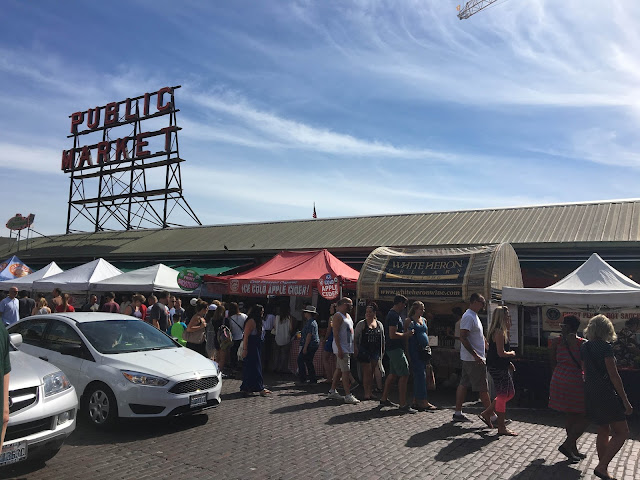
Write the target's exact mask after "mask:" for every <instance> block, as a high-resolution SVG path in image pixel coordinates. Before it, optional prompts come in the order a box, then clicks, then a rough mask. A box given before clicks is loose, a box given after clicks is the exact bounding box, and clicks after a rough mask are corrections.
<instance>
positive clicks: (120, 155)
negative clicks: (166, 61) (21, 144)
mask: <svg viewBox="0 0 640 480" xmlns="http://www.w3.org/2000/svg"><path fill="white" fill-rule="evenodd" d="M176 88H179V87H163V88H161V89H159V90H157V91H155V92H152V93H145V94H144V95H141V96H139V97H135V98H127V99H125V100H121V101H119V102H111V103H108V104H106V105H103V106H101V107H95V108H89V109H87V110H84V111H81V112H75V113H72V114H71V115H70V119H71V127H70V128H71V134H70V135H69V137H70V138H71V137H74V138H75V139H76V141H75V142H74V148H72V149H70V150H63V151H62V164H61V169H62V170H64V171H65V172H69V171H72V170H83V169H86V168H91V167H100V166H104V165H105V164H110V163H121V162H125V161H131V160H136V159H144V158H150V157H155V156H160V155H169V154H171V153H172V152H171V150H172V145H173V141H172V138H173V134H174V133H176V132H177V131H178V130H180V128H179V127H178V126H177V125H172V124H171V122H169V123H170V124H169V126H166V127H163V128H157V129H155V130H146V131H143V128H142V127H141V126H142V125H147V124H149V125H151V124H153V123H154V122H152V119H154V118H157V117H161V116H163V115H168V114H171V113H174V112H177V110H175V107H174V90H175V89H176ZM132 124H133V125H135V127H134V128H133V132H132V133H129V134H128V135H123V136H121V137H120V138H116V139H112V138H111V136H110V135H107V131H109V130H110V129H112V128H115V127H121V126H129V127H131V126H132ZM122 130H123V133H124V131H125V129H124V128H123V129H122ZM130 130H131V129H130V128H129V131H130ZM95 132H102V141H99V142H97V143H94V144H88V145H80V142H79V141H77V139H78V138H79V137H80V136H82V135H86V134H90V133H95Z"/></svg>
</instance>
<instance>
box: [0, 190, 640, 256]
mask: <svg viewBox="0 0 640 480" xmlns="http://www.w3.org/2000/svg"><path fill="white" fill-rule="evenodd" d="M502 242H509V243H511V244H512V245H513V246H514V248H516V250H519V249H521V248H530V249H547V248H557V247H560V246H561V247H562V248H565V249H566V248H571V247H584V248H593V247H595V246H600V247H602V246H603V244H604V245H608V246H613V247H615V246H640V199H627V200H607V201H599V202H584V203H569V204H555V205H540V206H528V207H513V208H487V209H476V210H462V211H449V212H430V213H411V214H399V215H375V216H360V217H345V218H327V219H323V218H318V219H309V220H296V221H279V222H263V223H245V224H229V225H212V226H199V227H182V228H168V229H157V230H130V231H121V232H114V231H109V232H97V233H76V234H69V235H55V236H49V237H38V238H33V239H30V240H29V245H28V248H27V246H26V245H25V244H24V242H22V244H21V248H20V255H21V257H23V258H26V259H42V260H43V261H44V260H46V261H50V260H51V259H55V260H56V261H58V259H60V258H68V257H69V256H73V257H75V258H82V259H85V258H97V257H105V258H109V260H110V261H113V260H117V259H123V260H124V259H132V258H136V259H145V258H154V259H158V258H162V259H164V258H167V259H169V258H173V259H178V258H193V257H198V258H229V259H232V258H233V259H241V258H247V257H255V256H258V255H261V254H264V255H266V254H272V253H275V252H279V251H281V250H303V249H304V250H309V249H322V248H327V249H329V250H331V251H334V252H335V251H343V252H348V251H364V250H373V249H374V248H376V247H379V246H383V245H384V246H391V247H418V246H419V247H432V246H472V245H486V244H496V243H502ZM0 248H2V247H0ZM13 248H15V247H13ZM10 253H11V252H10V251H9V250H8V248H6V247H5V252H4V254H2V252H0V256H7V255H8V254H10Z"/></svg>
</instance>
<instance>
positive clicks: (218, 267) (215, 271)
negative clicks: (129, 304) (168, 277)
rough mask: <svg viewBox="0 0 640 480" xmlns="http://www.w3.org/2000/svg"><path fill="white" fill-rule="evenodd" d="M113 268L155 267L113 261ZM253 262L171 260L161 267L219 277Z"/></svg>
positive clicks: (140, 262) (125, 270)
mask: <svg viewBox="0 0 640 480" xmlns="http://www.w3.org/2000/svg"><path fill="white" fill-rule="evenodd" d="M112 264H113V266H115V267H116V268H119V269H120V270H122V271H123V272H124V273H127V272H131V271H133V270H138V269H140V268H146V267H151V266H154V265H157V263H155V262H148V261H147V262H145V261H128V262H124V261H114V262H112ZM253 264H254V262H253V261H251V260H250V259H246V260H195V261H193V262H188V263H185V262H173V261H171V260H169V261H167V262H164V263H163V265H166V266H167V267H169V268H173V269H174V270H178V271H179V270H182V269H184V268H188V269H190V270H195V271H196V272H198V273H199V274H200V275H220V274H221V273H225V272H228V271H230V270H235V269H236V268H240V267H248V266H251V265H253Z"/></svg>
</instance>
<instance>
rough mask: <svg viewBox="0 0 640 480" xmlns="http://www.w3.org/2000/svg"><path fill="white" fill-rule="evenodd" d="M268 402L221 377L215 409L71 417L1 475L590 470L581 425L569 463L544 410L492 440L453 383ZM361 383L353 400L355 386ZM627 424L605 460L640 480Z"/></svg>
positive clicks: (573, 475)
mask: <svg viewBox="0 0 640 480" xmlns="http://www.w3.org/2000/svg"><path fill="white" fill-rule="evenodd" d="M269 380H270V379H269V377H267V384H268V385H270V386H271V388H272V389H273V392H274V393H273V397H272V398H262V397H260V396H254V397H249V398H243V397H241V396H240V394H239V393H237V392H238V389H239V385H240V382H239V381H238V380H225V382H224V386H223V402H222V404H221V405H220V407H218V408H217V409H213V410H210V411H208V412H206V413H203V414H199V415H195V416H192V417H183V418H175V419H171V420H168V421H167V420H164V421H152V422H149V421H144V422H142V421H138V422H122V423H121V424H120V425H119V426H118V427H117V428H116V430H115V431H112V432H108V433H99V432H96V431H94V430H93V429H91V428H90V427H89V426H88V425H86V424H85V423H83V422H80V424H79V425H78V428H77V429H76V431H75V432H74V433H73V435H72V436H71V437H70V438H69V439H68V441H67V443H66V444H65V445H64V446H63V448H62V450H61V451H60V453H59V454H58V455H57V456H56V457H55V458H53V459H52V460H50V461H49V462H48V464H47V465H46V466H31V465H21V466H20V467H14V468H12V469H5V471H0V477H2V478H20V479H22V478H25V479H33V480H49V479H50V480H60V479H65V480H75V479H78V480H79V479H83V480H86V479H90V480H102V479H131V478H135V479H137V480H142V479H151V478H152V479H155V480H159V479H165V478H166V479H169V478H171V479H194V478H198V479H205V478H225V479H231V478H237V479H253V478H256V479H259V478H268V479H279V478H282V479H299V478H318V479H332V478H363V479H377V478H380V479H387V478H402V479H406V478H437V479H440V478H442V479H478V480H481V479H496V478H500V479H503V478H504V479H508V478H513V479H545V480H550V479H562V480H572V479H578V478H586V479H591V478H596V477H595V476H594V475H593V467H594V466H595V465H596V464H597V455H596V453H595V434H594V433H593V429H591V430H590V431H589V432H587V433H586V434H585V435H584V436H583V437H582V438H581V439H580V444H579V448H580V450H581V451H583V452H584V453H586V454H587V455H588V456H587V458H586V459H585V460H583V461H582V462H580V463H578V464H573V465H572V464H569V463H568V462H566V461H565V457H564V456H563V455H562V454H560V453H559V452H558V451H557V447H558V445H559V443H560V442H561V441H562V437H563V429H562V428H561V425H562V422H563V419H562V417H561V416H560V415H557V414H555V413H554V412H552V411H549V410H531V409H519V408H511V409H509V408H507V415H508V417H509V418H511V419H512V420H513V421H512V423H511V425H510V428H511V429H513V430H515V431H517V432H518V433H519V434H520V435H519V436H518V437H499V436H498V435H497V434H496V431H495V430H493V431H491V430H489V429H487V428H483V424H482V423H481V422H480V421H479V420H477V419H475V413H478V412H479V411H480V409H479V404H475V403H470V404H468V406H467V407H466V409H465V410H466V412H467V413H468V414H469V417H470V418H473V419H474V421H473V422H469V423H452V422H451V415H452V412H453V410H452V404H453V391H452V390H445V391H439V392H435V393H434V394H433V395H432V396H431V401H432V402H433V403H435V404H437V405H438V406H441V407H444V408H442V409H440V410H438V411H435V412H424V413H418V414H414V415H411V414H400V412H399V411H398V410H396V409H388V408H384V409H379V408H378V402H362V403H360V404H358V405H354V406H351V405H344V404H342V403H339V402H337V401H332V400H329V399H327V398H326V396H325V395H324V393H325V392H326V391H327V390H328V386H327V385H326V384H318V385H316V386H313V387H306V388H303V387H296V386H295V384H294V379H293V377H290V378H288V379H287V381H278V382H276V381H274V380H273V379H271V381H269ZM361 389H362V387H359V389H357V390H356V392H355V393H356V396H358V394H362V390H361ZM639 450H640V441H639V436H638V427H637V424H636V425H635V426H634V427H633V428H632V438H631V439H630V440H628V441H627V442H626V444H625V446H624V447H623V449H622V450H621V452H620V453H619V454H618V455H617V456H616V457H615V459H614V461H613V462H612V464H611V473H612V474H613V475H615V476H616V477H617V478H619V479H626V480H631V479H636V478H640V472H639V470H638V463H639V462H640V455H638V453H639Z"/></svg>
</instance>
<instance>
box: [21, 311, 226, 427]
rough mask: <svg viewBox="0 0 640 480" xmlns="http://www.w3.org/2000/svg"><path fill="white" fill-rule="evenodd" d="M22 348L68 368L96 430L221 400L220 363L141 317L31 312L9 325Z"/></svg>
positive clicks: (188, 410)
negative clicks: (176, 339) (20, 336)
mask: <svg viewBox="0 0 640 480" xmlns="http://www.w3.org/2000/svg"><path fill="white" fill-rule="evenodd" d="M9 332H10V333H20V334H21V335H22V339H23V345H22V347H21V350H22V351H24V352H26V353H29V354H30V355H33V356H36V357H39V358H41V359H42V360H46V361H48V362H50V363H52V364H53V365H55V366H56V367H58V368H59V369H60V370H62V371H63V372H64V373H65V374H66V375H67V377H68V378H69V380H70V381H71V383H72V384H73V386H74V387H75V388H76V392H77V394H78V399H79V402H80V412H81V414H83V415H85V416H86V417H87V419H88V420H89V421H90V422H91V423H92V424H93V425H94V426H96V427H107V426H110V425H112V424H113V423H114V422H115V421H116V420H117V419H118V418H119V417H127V418H143V417H165V416H169V415H181V414H189V413H194V412H198V411H201V410H204V409H207V408H211V407H215V406H217V405H218V404H220V390H221V388H222V381H221V372H220V370H219V369H218V365H217V363H215V362H214V361H212V360H210V359H208V358H206V357H203V356H202V355H200V354H199V353H197V352H194V351H193V350H190V349H188V348H185V347H183V346H181V345H180V344H178V343H177V342H176V341H175V340H173V339H172V338H171V337H169V336H168V335H166V334H165V333H163V332H161V331H160V330H158V329H156V328H154V327H153V326H151V325H149V324H147V323H145V322H143V321H141V320H138V319H137V318H135V317H130V316H127V315H119V314H113V313H94V312H86V313H85V312H83V313H79V312H73V313H56V314H51V315H37V316H33V317H27V318H24V319H22V320H20V321H19V322H17V323H16V324H14V325H12V326H11V327H10V328H9Z"/></svg>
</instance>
